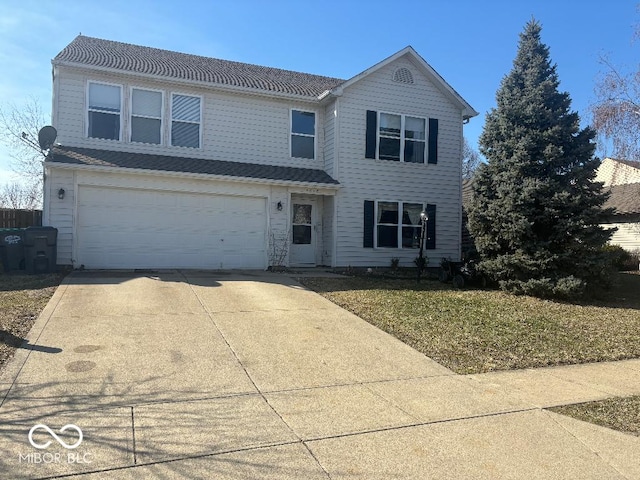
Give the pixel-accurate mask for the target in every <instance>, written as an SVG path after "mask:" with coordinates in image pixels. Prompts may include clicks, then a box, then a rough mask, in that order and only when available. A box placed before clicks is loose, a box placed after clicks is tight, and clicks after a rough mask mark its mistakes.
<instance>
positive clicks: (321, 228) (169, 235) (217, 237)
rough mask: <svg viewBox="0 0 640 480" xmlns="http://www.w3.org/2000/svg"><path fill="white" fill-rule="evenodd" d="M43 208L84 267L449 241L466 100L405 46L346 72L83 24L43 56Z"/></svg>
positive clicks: (254, 258)
mask: <svg viewBox="0 0 640 480" xmlns="http://www.w3.org/2000/svg"><path fill="white" fill-rule="evenodd" d="M52 63H53V120H52V121H53V126H54V127H55V128H56V129H57V131H58V138H57V140H56V143H57V144H56V146H55V147H53V148H52V149H51V151H50V154H49V156H48V158H47V160H46V162H45V197H44V222H45V224H47V225H52V226H54V227H56V228H58V231H59V235H58V263H59V264H67V265H73V266H74V267H80V266H82V265H84V266H85V267H86V268H214V269H218V268H266V267H268V266H270V265H289V266H302V265H306V266H313V265H328V266H348V265H351V266H389V265H390V261H391V259H392V258H399V259H400V261H401V265H411V264H412V262H413V260H414V259H415V258H416V256H417V254H418V251H417V249H418V247H419V239H420V213H421V212H422V211H423V210H426V211H427V212H428V215H429V219H428V221H427V228H426V234H427V235H426V237H427V238H426V241H425V247H426V249H427V250H426V253H427V255H428V256H429V257H430V259H431V262H432V263H435V264H437V263H438V261H439V259H440V258H441V257H451V258H453V259H457V258H458V257H459V256H460V222H461V157H462V154H461V152H462V127H463V124H464V123H465V122H467V121H468V119H469V118H471V117H473V116H475V115H477V112H476V111H474V110H473V108H472V107H471V106H470V105H469V104H468V103H467V102H466V101H465V100H464V99H463V98H462V97H461V96H460V95H459V94H458V93H457V92H456V91H455V90H454V89H453V88H451V86H449V84H447V82H445V80H444V79H443V78H442V77H440V75H438V74H437V73H436V72H435V71H434V70H433V69H432V68H431V67H430V66H429V65H428V64H427V63H426V62H425V61H424V60H423V59H422V58H421V57H420V56H419V55H418V54H417V53H416V52H415V51H414V50H413V49H412V48H411V47H407V48H405V49H403V50H401V51H400V52H398V53H396V54H395V55H393V56H391V57H389V58H387V59H385V60H383V61H381V62H380V63H378V64H376V65H374V66H373V67H371V68H369V69H368V70H366V71H364V72H362V73H360V74H358V75H356V76H354V77H353V78H350V79H348V80H341V79H337V78H328V77H322V76H318V75H310V74H305V73H298V72H292V71H285V70H280V69H275V68H269V67H262V66H256V65H248V64H243V63H237V62H231V61H225V60H219V59H213V58H206V57H200V56H194V55H188V54H183V53H176V52H170V51H165V50H159V49H155V48H148V47H142V46H135V45H129V44H124V43H119V42H113V41H107V40H100V39H96V38H90V37H86V36H78V37H77V38H76V39H75V40H73V42H71V44H69V45H68V46H67V47H65V48H64V50H62V52H60V53H59V54H58V55H57V56H56V57H55V59H54V60H53V62H52Z"/></svg>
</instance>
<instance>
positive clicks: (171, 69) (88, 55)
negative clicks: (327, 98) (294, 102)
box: [54, 35, 344, 98]
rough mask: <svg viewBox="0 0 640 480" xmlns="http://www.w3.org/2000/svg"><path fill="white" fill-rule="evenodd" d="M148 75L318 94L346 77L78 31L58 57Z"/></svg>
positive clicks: (311, 94)
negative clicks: (298, 70) (205, 55)
mask: <svg viewBox="0 0 640 480" xmlns="http://www.w3.org/2000/svg"><path fill="white" fill-rule="evenodd" d="M56 62H71V63H77V64H82V65H88V66H93V67H101V68H109V69H115V70H122V71H124V72H133V73H139V74H146V75H157V76H161V77H167V78H173V79H178V80H187V81H193V82H204V83H211V84H218V85H229V86H233V87H244V88H251V89H256V90H262V91H267V92H277V93H285V94H293V95H302V96H306V97H313V98H316V97H318V96H319V95H320V94H321V93H323V92H325V91H327V90H330V89H332V88H334V87H336V86H338V85H340V84H341V83H343V82H344V80H341V79H338V78H331V77H323V76H320V75H311V74H308V73H300V72H293V71H289V70H280V69H278V68H271V67H262V66H259V65H250V64H247V63H239V62H231V61H228V60H219V59H216V58H208V57H201V56H198V55H190V54H186V53H178V52H172V51H169V50H160V49H158V48H150V47H142V46H138V45H131V44H128V43H121V42H114V41H111V40H102V39H99V38H92V37H86V36H83V35H78V36H77V37H76V38H75V39H74V40H73V41H72V42H71V43H70V44H69V45H67V46H66V47H65V48H64V49H63V50H62V51H61V52H60V53H59V54H58V55H56V57H55V58H54V63H56Z"/></svg>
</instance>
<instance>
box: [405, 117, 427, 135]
mask: <svg viewBox="0 0 640 480" xmlns="http://www.w3.org/2000/svg"><path fill="white" fill-rule="evenodd" d="M424 127H425V123H424V118H415V117H406V118H405V119H404V136H405V138H412V139H415V140H424V139H425V133H424V132H425V128H424Z"/></svg>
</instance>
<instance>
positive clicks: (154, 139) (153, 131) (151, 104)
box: [131, 88, 162, 144]
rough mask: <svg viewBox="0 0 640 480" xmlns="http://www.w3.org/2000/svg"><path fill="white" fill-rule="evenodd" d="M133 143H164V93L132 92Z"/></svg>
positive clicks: (138, 89) (149, 91)
mask: <svg viewBox="0 0 640 480" xmlns="http://www.w3.org/2000/svg"><path fill="white" fill-rule="evenodd" d="M131 141H132V142H141V143H155V144H160V143H162V92H157V91H153V90H142V89H140V88H133V89H132V90H131Z"/></svg>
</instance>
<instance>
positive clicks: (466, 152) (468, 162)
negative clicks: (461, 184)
mask: <svg viewBox="0 0 640 480" xmlns="http://www.w3.org/2000/svg"><path fill="white" fill-rule="evenodd" d="M479 165H480V154H479V153H478V152H477V151H475V150H474V149H473V148H472V147H471V145H469V142H468V141H467V139H466V138H465V139H464V143H463V144H462V178H463V179H464V180H468V179H470V178H471V177H473V174H474V173H475V171H476V168H478V166H479Z"/></svg>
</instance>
